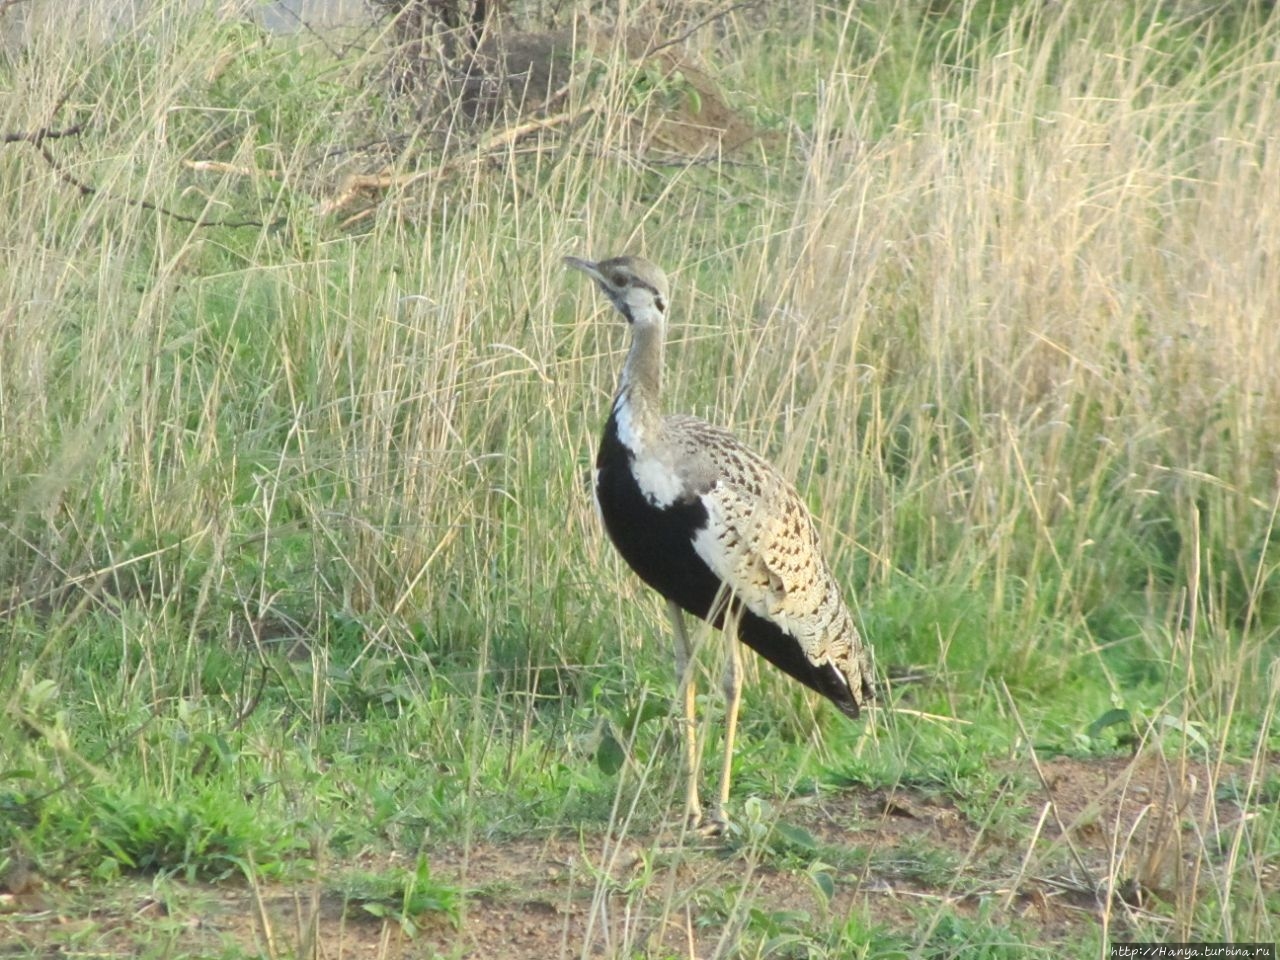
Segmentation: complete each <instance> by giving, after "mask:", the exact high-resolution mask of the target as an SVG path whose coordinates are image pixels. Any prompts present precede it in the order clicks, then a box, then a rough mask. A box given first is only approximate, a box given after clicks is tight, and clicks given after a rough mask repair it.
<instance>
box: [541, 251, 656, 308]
mask: <svg viewBox="0 0 1280 960" xmlns="http://www.w3.org/2000/svg"><path fill="white" fill-rule="evenodd" d="M564 262H565V263H567V264H568V265H569V266H571V267H576V268H577V269H579V270H581V271H582V272H583V273H585V274H586V275H587V276H589V277H590V278H591V279H592V280H594V281H595V282H596V284H597V286H599V287H600V290H601V292H603V293H604V295H605V296H606V297H608V298H609V300H610V301H611V302H612V303H613V305H614V306H615V307H617V308H618V312H619V313H621V314H622V315H623V316H624V317H626V318H627V323H630V324H632V325H635V324H661V323H662V322H663V321H664V320H665V319H666V316H667V275H666V274H665V273H663V272H662V268H661V267H658V266H657V265H656V264H652V263H650V262H649V261H648V260H645V259H643V258H642V257H612V258H611V259H609V260H580V259H578V258H577V257H565V258H564Z"/></svg>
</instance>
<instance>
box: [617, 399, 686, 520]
mask: <svg viewBox="0 0 1280 960" xmlns="http://www.w3.org/2000/svg"><path fill="white" fill-rule="evenodd" d="M613 415H614V418H615V422H616V423H617V425H618V439H619V440H620V441H621V442H622V445H623V446H624V447H626V448H627V450H629V451H630V452H631V457H632V460H631V473H632V475H633V476H634V477H635V478H636V483H637V484H638V485H639V487H640V492H641V493H642V494H644V498H645V499H646V500H648V501H649V502H650V503H652V504H653V505H654V506H655V507H659V508H662V507H669V506H671V504H673V503H675V502H676V501H677V500H678V499H680V496H681V494H683V493H684V481H683V480H681V479H680V475H679V474H678V473H677V472H676V469H675V466H674V464H671V463H667V462H665V461H664V460H663V458H662V456H661V454H660V451H655V450H653V449H652V448H651V447H650V445H649V444H648V443H646V442H645V439H646V438H644V437H642V436H641V435H640V434H639V432H638V431H637V430H636V425H635V422H634V420H633V419H632V416H631V405H630V404H629V403H627V402H626V396H625V394H624V395H623V396H620V397H619V398H618V400H617V402H616V403H615V404H614V406H613Z"/></svg>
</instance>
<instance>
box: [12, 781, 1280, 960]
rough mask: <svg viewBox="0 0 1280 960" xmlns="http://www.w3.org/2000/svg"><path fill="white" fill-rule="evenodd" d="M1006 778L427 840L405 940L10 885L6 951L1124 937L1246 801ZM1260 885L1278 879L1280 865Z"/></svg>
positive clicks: (499, 952)
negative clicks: (794, 935)
mask: <svg viewBox="0 0 1280 960" xmlns="http://www.w3.org/2000/svg"><path fill="white" fill-rule="evenodd" d="M1271 767H1272V768H1273V770H1274V769H1280V757H1273V758H1271ZM1009 773H1010V775H1011V776H1019V775H1027V776H1029V777H1030V778H1031V780H1030V782H1031V783H1033V784H1036V785H1038V786H1036V787H1034V788H1033V790H1032V792H1031V794H1030V795H1029V796H1027V795H1026V794H1025V793H1024V794H1023V801H1022V803H1021V804H1020V812H1019V815H1018V817H1017V818H1016V820H1014V821H1012V822H1011V821H1010V820H1009V819H1008V817H1003V818H1002V817H1000V816H999V813H1000V812H999V811H992V814H993V815H992V816H991V817H988V818H987V819H986V820H985V822H975V820H974V818H973V811H972V810H970V811H969V815H965V814H964V813H962V812H960V810H959V809H958V808H957V806H956V804H955V803H954V802H953V801H952V800H951V799H949V798H945V797H944V796H942V795H941V794H937V795H934V794H929V795H926V794H923V793H919V792H915V791H911V790H903V791H896V792H892V793H891V792H887V791H885V790H875V791H858V790H856V789H849V790H846V791H841V792H839V793H837V794H830V795H825V796H819V797H805V798H796V799H794V800H792V801H790V802H788V803H786V804H784V805H780V806H779V808H778V810H777V812H778V813H779V814H780V819H781V822H783V823H785V824H787V825H788V827H787V829H788V830H789V831H790V833H789V834H788V835H789V836H790V837H792V838H800V839H801V840H802V841H803V842H802V843H801V848H800V849H799V850H797V851H796V852H795V853H794V855H789V854H788V849H787V846H786V844H785V843H784V844H782V846H781V847H780V846H779V844H778V843H776V842H774V843H771V844H766V845H765V849H763V850H762V848H761V846H760V845H754V846H753V845H752V844H746V843H741V842H738V843H732V842H731V843H725V842H722V841H714V840H704V839H702V838H694V837H685V838H683V839H682V838H681V837H680V836H678V835H677V834H675V833H674V832H672V833H658V834H650V835H644V834H636V833H632V834H629V835H627V836H626V837H624V838H623V839H622V840H621V841H620V842H616V841H614V840H613V839H611V838H609V837H607V836H605V835H603V834H595V835H592V834H584V835H582V836H581V837H580V836H578V835H577V834H576V833H573V834H570V833H569V832H568V831H566V832H563V833H560V834H556V835H551V836H543V837H529V838H522V839H516V840H509V841H505V842H502V843H475V844H472V845H471V846H470V847H469V848H468V849H464V848H441V849H438V850H434V851H432V852H431V866H432V872H433V876H434V877H435V878H437V879H439V880H440V881H443V882H448V883H455V884H457V885H458V886H459V887H460V888H461V889H463V890H465V891H466V896H465V898H464V904H463V909H462V913H461V916H460V917H459V918H458V921H457V923H456V925H455V923H454V922H453V921H452V920H451V919H449V918H446V917H443V916H435V915H428V916H425V917H420V918H416V920H415V923H416V925H417V927H418V929H416V930H415V931H413V934H412V935H409V934H408V933H406V931H405V930H404V929H403V927H402V925H401V924H400V923H399V922H398V921H397V920H394V919H387V918H378V917H374V916H372V915H370V914H369V913H367V912H366V911H365V910H364V909H363V908H362V907H361V906H360V905H359V904H357V903H352V902H349V901H348V900H347V899H346V898H344V897H342V896H340V895H336V894H333V893H332V892H328V890H327V889H326V886H325V884H324V883H323V881H320V882H308V883H303V884H299V885H296V886H285V885H280V886H262V887H258V888H254V887H250V886H247V885H245V884H243V883H241V884H222V885H205V884H183V883H180V882H178V881H175V880H172V879H166V880H164V881H163V882H160V881H153V880H148V879H146V878H139V879H133V880H130V881H125V882H121V883H118V884H114V885H111V886H109V887H91V886H76V885H55V884H51V883H48V882H43V881H41V882H36V883H33V884H32V885H31V887H30V888H29V889H26V890H22V891H19V892H16V893H8V894H5V895H3V896H2V897H0V956H38V957H70V956H90V955H91V956H126V955H128V956H171V955H175V954H195V955H208V954H210V953H217V954H221V955H232V956H234V955H236V953H237V952H240V951H243V952H244V953H246V954H248V955H260V956H269V957H279V956H318V957H325V958H364V957H378V958H384V957H385V958H410V957H415V958H417V957H433V956H436V955H437V954H439V955H443V956H448V957H466V958H492V957H504V958H511V960H522V958H529V960H534V958H537V960H547V958H552V957H579V956H600V957H612V956H635V955H655V956H680V957H696V958H711V957H717V956H729V955H734V949H733V948H734V947H735V946H737V945H739V944H740V943H741V941H740V940H739V935H740V934H741V932H742V929H743V924H744V923H745V922H746V921H745V918H746V917H747V916H748V915H750V914H752V912H753V911H754V912H756V913H758V912H759V911H762V910H763V911H766V912H768V913H770V914H773V915H777V916H783V917H790V918H792V920H791V922H792V923H793V924H795V925H796V927H795V928H796V929H799V928H801V927H803V926H804V925H805V924H806V923H809V924H811V925H812V927H811V929H813V930H814V931H816V932H820V928H821V929H826V930H830V929H832V928H833V927H834V926H835V925H838V924H840V923H843V922H844V920H845V919H846V918H848V917H850V916H855V917H864V918H866V919H867V921H869V922H873V923H879V924H883V925H884V926H886V927H887V928H889V929H891V930H898V931H903V932H904V933H907V934H908V935H911V936H917V935H923V933H925V932H926V930H925V929H924V927H922V923H927V921H922V919H921V918H922V917H927V916H929V915H930V914H931V913H933V914H936V913H937V912H938V909H939V908H941V907H943V906H949V907H950V908H951V909H952V910H953V911H954V912H956V913H960V914H966V913H968V914H972V915H977V913H978V911H979V910H982V911H983V912H984V914H983V915H984V916H987V917H994V918H997V919H999V920H1001V921H1003V922H1009V923H1015V924H1020V925H1022V926H1023V927H1024V928H1025V929H1026V930H1027V935H1028V937H1029V938H1031V939H1033V940H1034V941H1038V942H1040V943H1052V942H1063V941H1070V940H1075V939H1078V938H1080V937H1083V936H1088V935H1090V933H1091V932H1094V931H1097V930H1098V929H1099V927H1102V926H1105V927H1106V928H1107V929H1108V930H1110V931H1112V932H1113V933H1114V935H1116V936H1118V937H1121V938H1123V934H1124V931H1125V930H1126V929H1127V928H1128V924H1129V922H1130V921H1131V920H1132V919H1133V918H1134V917H1135V916H1137V915H1139V914H1141V915H1143V916H1146V917H1147V918H1148V919H1150V918H1151V916H1153V915H1149V914H1146V913H1145V908H1146V906H1147V905H1148V904H1159V905H1160V906H1159V911H1158V912H1163V913H1167V912H1168V908H1169V905H1170V904H1177V903H1179V902H1180V901H1181V902H1185V901H1187V900H1188V899H1189V898H1190V897H1192V896H1193V894H1194V892H1195V888H1196V884H1197V883H1199V884H1202V885H1203V884H1206V883H1210V882H1212V879H1211V878H1212V877H1213V875H1214V872H1215V871H1216V870H1219V869H1220V866H1221V864H1220V860H1221V857H1220V855H1219V854H1216V853H1213V852H1211V851H1217V850H1219V849H1220V848H1221V846H1222V845H1220V844H1218V843H1217V842H1216V840H1217V838H1219V837H1223V838H1229V837H1230V836H1231V834H1232V831H1233V829H1234V827H1235V826H1236V825H1238V823H1239V822H1240V819H1241V816H1242V812H1241V810H1240V809H1239V807H1238V806H1237V805H1236V804H1235V803H1234V802H1233V801H1232V800H1230V799H1224V796H1225V795H1226V793H1227V792H1228V791H1223V790H1216V791H1211V790H1210V789H1209V788H1208V785H1209V784H1211V783H1223V782H1227V780H1228V779H1229V777H1230V776H1231V773H1232V772H1231V771H1222V770H1219V771H1209V770H1204V769H1201V770H1193V769H1177V768H1176V767H1175V766H1174V765H1172V764H1171V763H1170V762H1169V761H1166V760H1164V759H1161V758H1149V759H1135V760H1130V759H1126V758H1118V759H1110V760H1099V761H1081V760H1071V759H1055V760H1052V761H1046V762H1044V763H1043V764H1042V765H1041V766H1040V767H1039V769H1038V770H1035V769H1033V770H1012V769H1011V770H1010V771H1009ZM1243 773H1244V772H1243V771H1241V774H1243ZM1175 825H1176V826H1175ZM775 836H776V834H775ZM841 851H845V852H846V853H849V852H852V851H857V853H856V854H852V853H849V855H847V856H842V855H841ZM930 858H933V859H932V860H931V859H930ZM939 858H940V859H939ZM815 859H816V860H824V861H829V860H832V859H836V860H842V861H843V862H844V863H846V867H845V868H844V869H842V870H841V869H836V870H834V871H833V876H832V879H834V881H835V882H834V892H831V890H830V889H829V890H828V891H827V893H828V894H830V895H829V897H828V896H827V895H824V893H823V892H821V889H820V885H819V884H817V883H814V882H812V881H811V879H810V876H809V874H808V873H807V872H806V871H807V870H809V869H812V867H811V864H812V863H813V861H814V860H815ZM848 863H859V864H862V866H861V867H859V868H857V869H852V870H851V869H849V868H848V867H847V864H848ZM922 863H924V864H926V865H925V866H922ZM928 863H932V864H933V866H932V867H931V868H930V867H928V866H927V864H928ZM948 863H950V864H952V867H951V868H950V869H948V867H947V866H946V864H948ZM939 864H941V866H939ZM344 866H347V867H350V866H354V865H352V864H348V865H344ZM361 866H363V867H364V868H366V869H371V870H376V869H378V868H379V867H380V866H382V867H385V866H387V864H386V863H382V864H379V863H366V864H362V865H361ZM1263 882H1264V885H1268V884H1269V888H1270V889H1271V890H1274V888H1275V885H1276V878H1275V876H1274V875H1272V876H1270V877H1267V878H1264V881H1263ZM805 917H807V918H808V919H807V920H806V919H805ZM795 918H800V919H799V920H796V919H795ZM824 925H825V926H824ZM1148 929H1149V928H1148Z"/></svg>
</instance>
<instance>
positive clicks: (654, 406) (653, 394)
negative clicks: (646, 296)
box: [613, 320, 666, 445]
mask: <svg viewBox="0 0 1280 960" xmlns="http://www.w3.org/2000/svg"><path fill="white" fill-rule="evenodd" d="M665 334H666V331H665V329H664V327H663V324H662V322H661V321H660V320H659V321H656V322H645V321H640V322H637V323H633V324H632V325H631V349H630V350H629V351H628V353H627V362H626V363H624V364H623V366H622V380H621V382H620V383H619V384H618V395H617V397H616V398H615V399H614V402H613V409H614V413H615V414H617V415H619V416H621V415H624V414H625V415H626V416H627V418H628V421H629V426H630V428H631V432H632V433H633V438H634V441H635V442H636V443H637V444H638V445H642V444H644V443H647V442H651V441H652V440H654V439H656V437H657V435H658V433H659V431H660V430H661V429H662V406H661V393H662V353H663V343H664V340H665Z"/></svg>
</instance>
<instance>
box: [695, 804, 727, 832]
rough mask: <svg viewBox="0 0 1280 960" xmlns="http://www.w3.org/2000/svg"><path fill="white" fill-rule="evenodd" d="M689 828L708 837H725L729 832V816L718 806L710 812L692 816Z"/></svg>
mask: <svg viewBox="0 0 1280 960" xmlns="http://www.w3.org/2000/svg"><path fill="white" fill-rule="evenodd" d="M689 830H690V831H691V832H693V833H696V834H699V835H700V836H703V837H707V838H708V839H711V838H717V837H723V836H725V835H726V834H728V832H729V818H728V817H726V816H725V815H724V811H723V810H721V809H720V808H719V807H717V808H715V809H713V810H712V811H711V812H710V813H707V814H699V815H698V816H696V817H690V818H689Z"/></svg>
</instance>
